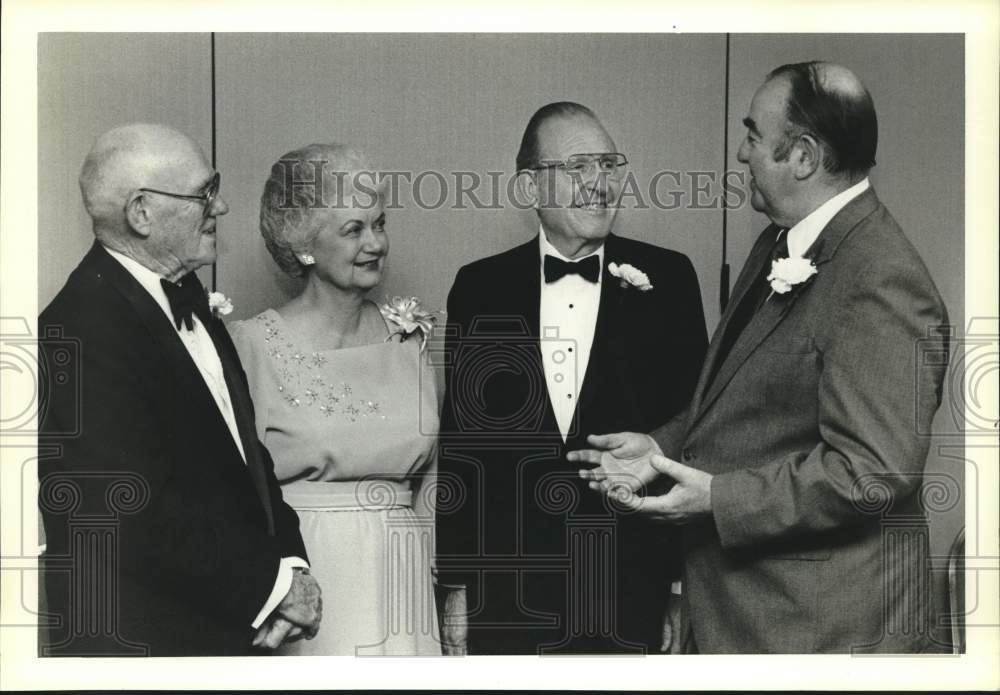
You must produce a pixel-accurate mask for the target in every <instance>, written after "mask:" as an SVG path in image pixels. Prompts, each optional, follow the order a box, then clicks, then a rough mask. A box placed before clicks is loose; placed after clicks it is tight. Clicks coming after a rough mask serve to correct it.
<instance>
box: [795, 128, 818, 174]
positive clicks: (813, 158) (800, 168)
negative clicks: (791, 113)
mask: <svg viewBox="0 0 1000 695" xmlns="http://www.w3.org/2000/svg"><path fill="white" fill-rule="evenodd" d="M792 163H793V164H794V167H795V168H794V173H795V178H796V179H799V180H800V181H801V180H803V179H807V178H809V177H810V176H812V175H813V174H815V173H816V171H817V170H818V169H820V168H821V167H822V166H823V146H822V145H821V144H819V141H818V140H816V138H814V137H813V136H812V135H810V134H809V133H803V134H802V135H800V136H799V138H798V140H797V141H796V143H795V147H794V148H793V149H792Z"/></svg>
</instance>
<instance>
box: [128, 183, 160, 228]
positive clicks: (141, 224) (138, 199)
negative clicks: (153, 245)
mask: <svg viewBox="0 0 1000 695" xmlns="http://www.w3.org/2000/svg"><path fill="white" fill-rule="evenodd" d="M148 202H149V201H148V199H147V198H146V195H145V194H144V193H143V192H142V191H132V192H131V193H129V196H128V198H127V199H126V201H125V221H126V222H128V226H129V227H131V228H132V229H133V230H135V233H136V234H138V235H139V236H142V237H147V236H149V234H150V232H151V229H150V226H151V224H152V222H153V214H152V211H151V210H150V209H149V205H148Z"/></svg>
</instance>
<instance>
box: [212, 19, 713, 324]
mask: <svg viewBox="0 0 1000 695" xmlns="http://www.w3.org/2000/svg"><path fill="white" fill-rule="evenodd" d="M723 46H724V38H723V37H722V36H721V35H716V36H708V35H704V36H677V35H655V36H653V35H564V34H544V35H522V34H513V35H493V34H485V35H473V34H455V35H434V34H430V35H428V34H422V35H365V34H347V35H344V34H340V35H338V34H286V35H279V34H253V35H247V34H222V35H219V37H218V39H217V49H218V53H217V55H218V85H219V88H218V108H219V111H218V113H219V166H220V168H221V169H222V171H223V172H224V173H225V180H226V185H225V194H226V195H227V196H228V199H229V202H230V203H231V205H232V207H233V212H232V213H231V214H230V215H229V217H228V218H227V219H225V220H224V221H223V223H222V224H221V225H220V229H221V234H220V243H221V248H222V255H221V260H220V263H219V282H220V287H221V288H223V289H224V290H225V291H227V292H229V293H231V294H232V295H233V296H234V298H235V299H236V300H237V302H238V306H237V313H236V314H235V315H238V316H247V315H251V314H254V313H256V312H258V311H260V310H262V309H263V308H265V307H267V306H270V305H274V304H276V303H281V302H282V301H283V298H284V297H286V296H289V294H290V293H291V292H293V291H294V285H293V284H291V283H288V282H286V281H284V280H283V279H282V278H281V277H280V275H279V272H280V271H278V270H277V268H276V266H275V265H274V264H273V262H272V261H271V259H270V258H269V256H268V255H267V252H266V250H265V249H264V245H263V243H262V241H261V239H260V236H259V233H258V231H257V214H258V201H259V196H260V192H261V189H262V187H263V183H264V180H265V178H266V176H267V173H268V170H269V168H270V165H271V163H272V162H273V161H274V160H275V159H277V157H278V156H280V155H281V154H282V153H284V152H286V151H288V150H290V149H292V148H294V147H296V146H299V145H303V144H306V143H309V142H317V141H320V142H322V141H342V142H347V143H350V144H353V145H355V146H357V147H359V148H360V149H363V150H365V151H368V152H369V153H370V154H371V155H372V156H373V157H374V158H375V159H376V161H377V163H378V164H379V165H381V166H382V167H383V168H387V169H391V170H401V171H410V172H422V171H429V170H432V171H436V172H440V173H442V174H443V175H444V176H445V177H446V179H447V180H449V181H452V182H453V174H452V172H456V171H469V172H478V173H479V175H480V176H481V177H482V178H483V179H484V180H486V178H487V172H489V171H498V172H504V178H503V181H504V182H506V180H507V177H509V176H510V175H511V174H512V173H513V169H514V156H515V154H516V151H517V147H518V145H519V143H520V138H521V133H522V131H523V129H524V126H525V124H526V123H527V121H528V118H529V117H530V116H531V114H532V113H533V112H534V111H535V110H536V109H537V108H538V107H540V106H542V105H544V104H546V103H548V102H550V101H556V100H562V99H568V100H574V101H579V102H582V103H584V104H586V105H588V106H589V107H591V108H592V109H593V110H594V111H596V112H597V114H598V115H599V116H600V117H601V119H602V120H603V121H604V124H605V126H606V127H607V129H608V130H609V131H610V133H611V135H612V137H613V138H615V140H616V143H617V144H618V146H619V148H620V149H621V150H622V151H623V152H625V153H627V154H628V155H629V157H630V158H631V160H632V170H633V172H634V173H635V175H636V178H637V180H638V181H640V182H643V184H642V185H643V187H645V185H646V183H645V182H648V181H649V180H650V179H651V178H652V177H653V175H654V174H655V172H656V171H657V170H658V169H660V168H663V167H667V168H670V169H674V170H678V171H687V170H692V169H697V170H706V169H707V170H716V169H718V168H719V164H720V162H721V159H722V148H721V143H720V138H721V134H722V129H723V127H724V123H723V121H724V119H723V117H722V102H723V94H724V81H723V75H724V51H723ZM452 188H454V186H453V183H452ZM421 190H422V191H423V192H424V195H423V199H424V201H425V202H427V203H433V202H434V199H435V198H437V197H438V196H437V191H438V185H437V184H436V183H435V179H432V178H428V179H426V180H425V184H424V188H422V189H421ZM481 191H482V195H481V196H480V197H481V198H484V199H489V196H488V195H486V194H487V193H488V192H489V186H487V185H484V187H483V189H481ZM646 197H648V196H644V198H646ZM661 197H662V198H663V199H664V200H665V201H669V199H668V198H667V196H666V195H665V194H664V195H662V196H661ZM406 200H409V201H410V202H409V203H407V204H406V205H405V206H404V207H403V209H400V210H395V211H390V213H389V234H390V240H391V245H392V250H391V253H390V259H389V271H388V274H387V277H386V280H385V281H384V284H383V287H382V288H379V289H377V290H375V292H374V293H373V295H372V296H373V298H376V299H380V298H381V297H382V295H383V294H386V293H388V294H393V293H405V294H417V295H419V296H421V297H422V298H424V299H425V300H426V302H427V303H428V304H429V305H430V306H432V307H440V308H444V306H445V299H446V296H447V292H448V289H449V287H450V285H451V281H452V279H453V278H454V276H455V272H456V271H457V270H458V268H459V267H460V266H461V265H463V264H465V263H468V262H469V261H471V260H474V259H476V258H479V257H482V256H484V255H487V254H491V253H495V252H498V251H501V250H503V249H506V248H509V247H510V246H513V245H514V244H517V243H520V242H522V241H526V240H527V239H529V238H531V237H532V236H533V235H534V234H535V233H536V232H537V221H536V219H537V218H536V216H535V214H534V213H533V212H531V211H520V210H515V209H509V208H506V209H453V207H452V206H445V207H444V208H439V209H433V210H427V209H421V208H420V207H418V206H417V205H416V204H414V203H413V201H412V196H409V197H408V196H402V197H401V202H405V201H406ZM453 201H454V196H452V202H453ZM501 202H503V201H501ZM635 202H636V201H630V204H632V203H635ZM634 207H636V208H637V207H638V206H637V205H634ZM720 223H721V212H720V211H719V210H718V209H714V210H711V209H710V210H661V209H653V208H650V209H631V210H623V211H622V213H621V215H620V216H619V220H618V223H617V229H619V231H621V233H623V234H624V235H627V236H632V237H635V238H639V239H643V240H646V241H650V242H652V243H655V244H659V245H661V246H666V247H669V248H674V249H677V250H680V251H682V252H684V253H686V254H688V255H689V256H690V257H691V258H692V260H693V262H694V263H695V266H696V267H697V268H698V270H699V272H700V273H701V282H702V292H703V295H704V298H705V302H706V308H707V309H708V310H709V314H710V316H709V321H710V323H712V324H713V325H714V321H715V320H716V318H717V314H716V313H715V307H716V306H717V301H716V299H715V297H716V296H717V294H718V280H717V275H718V272H717V266H718V258H719V257H720V255H721V246H720V237H719V231H718V230H719V228H720ZM512 281H516V279H512Z"/></svg>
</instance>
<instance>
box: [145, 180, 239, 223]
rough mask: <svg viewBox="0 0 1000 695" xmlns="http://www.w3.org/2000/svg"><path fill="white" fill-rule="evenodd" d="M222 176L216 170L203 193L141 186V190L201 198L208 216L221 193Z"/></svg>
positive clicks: (174, 196) (185, 197)
mask: <svg viewBox="0 0 1000 695" xmlns="http://www.w3.org/2000/svg"><path fill="white" fill-rule="evenodd" d="M220 179H221V176H220V174H219V172H215V175H214V176H212V180H211V181H209V182H208V186H207V188H206V189H205V192H204V193H201V194H194V195H192V194H188V193H171V192H170V191H160V190H157V189H155V188H140V189H139V190H140V191H145V192H146V193H158V194H160V195H168V196H170V197H171V198H180V199H182V200H200V201H201V202H202V203H204V205H205V209H204V214H205V215H206V216H207V215H208V211H209V210H211V209H212V203H214V202H215V198H216V196H218V195H219V181H220Z"/></svg>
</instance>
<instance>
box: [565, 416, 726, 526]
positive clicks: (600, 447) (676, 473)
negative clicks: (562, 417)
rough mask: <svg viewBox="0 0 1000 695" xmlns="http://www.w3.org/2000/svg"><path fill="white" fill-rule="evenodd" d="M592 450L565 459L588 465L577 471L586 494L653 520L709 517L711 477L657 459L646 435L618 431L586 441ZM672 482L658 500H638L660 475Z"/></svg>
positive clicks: (660, 453)
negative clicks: (588, 491) (600, 496)
mask: <svg viewBox="0 0 1000 695" xmlns="http://www.w3.org/2000/svg"><path fill="white" fill-rule="evenodd" d="M587 443H589V444H590V445H591V446H592V447H594V448H593V449H580V450H578V451H571V452H569V453H568V454H567V455H566V458H567V459H568V460H570V461H573V462H576V463H584V464H586V463H589V464H594V467H593V468H583V469H581V470H580V472H579V474H580V477H581V478H583V479H584V480H587V481H589V483H588V484H589V487H590V489H591V490H596V491H599V492H603V493H604V494H606V495H607V496H608V497H610V498H611V499H612V500H613V501H614V503H615V504H616V505H618V506H620V507H623V508H624V509H627V510H630V511H634V512H635V513H637V514H640V515H642V516H644V517H647V518H649V519H652V520H655V521H662V522H666V523H670V524H685V523H690V522H692V521H695V520H697V519H699V518H703V517H705V516H706V515H709V514H711V513H712V476H711V474H709V473H705V472H704V471H700V470H698V469H696V468H691V467H690V466H685V465H684V464H682V463H678V462H677V461H674V460H673V459H669V458H667V457H666V456H664V455H663V451H662V450H661V449H660V447H659V445H658V444H657V443H656V441H655V440H654V439H653V438H652V437H650V436H649V435H648V434H638V433H636V432H618V433H615V434H601V435H593V434H592V435H590V436H589V437H587ZM664 475H665V476H668V477H669V478H671V479H672V480H673V481H674V485H673V487H671V488H670V490H669V491H668V492H666V493H665V494H662V495H652V496H643V495H642V494H636V493H637V492H638V493H641V491H642V488H644V487H645V486H647V485H649V484H650V483H652V482H654V481H655V480H657V479H658V478H660V476H664Z"/></svg>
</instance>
